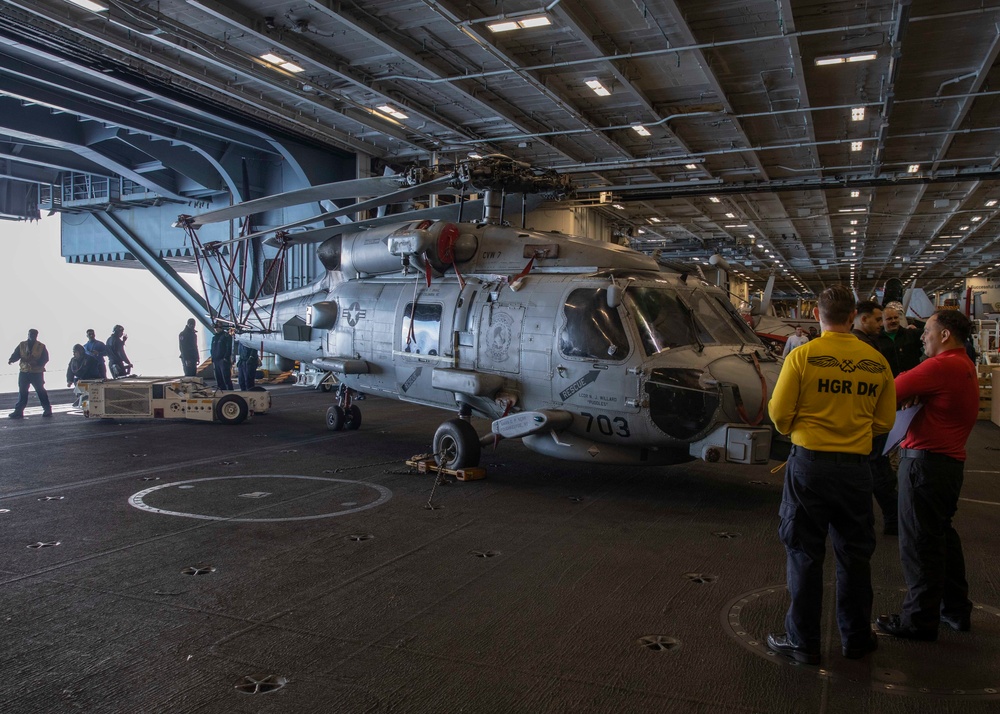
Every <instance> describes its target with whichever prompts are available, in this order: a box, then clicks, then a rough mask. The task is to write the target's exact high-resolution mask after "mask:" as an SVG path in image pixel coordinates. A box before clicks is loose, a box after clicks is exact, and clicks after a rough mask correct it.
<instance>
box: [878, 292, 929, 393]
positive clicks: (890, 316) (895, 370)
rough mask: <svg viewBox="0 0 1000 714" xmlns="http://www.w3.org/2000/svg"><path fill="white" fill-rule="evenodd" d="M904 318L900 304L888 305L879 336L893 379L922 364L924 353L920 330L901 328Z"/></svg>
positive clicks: (881, 348) (883, 312)
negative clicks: (921, 359)
mask: <svg viewBox="0 0 1000 714" xmlns="http://www.w3.org/2000/svg"><path fill="white" fill-rule="evenodd" d="M902 317H903V310H902V306H901V305H899V304H898V303H895V304H889V305H886V306H885V310H883V311H882V322H883V327H882V334H881V335H880V336H879V343H878V344H879V351H880V352H881V353H882V354H883V355H884V356H885V359H886V361H887V362H888V363H889V367H890V368H891V369H892V376H893V377H897V376H899V374H900V372H905V371H906V370H908V369H913V368H914V367H916V366H917V365H918V364H920V357H921V354H922V353H923V345H922V344H921V342H920V330H917V329H911V328H909V327H901V326H900V320H901V319H902Z"/></svg>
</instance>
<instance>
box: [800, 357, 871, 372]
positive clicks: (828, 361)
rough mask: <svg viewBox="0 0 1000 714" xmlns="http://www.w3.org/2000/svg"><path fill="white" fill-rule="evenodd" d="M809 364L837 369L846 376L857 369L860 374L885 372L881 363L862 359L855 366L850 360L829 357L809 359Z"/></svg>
mask: <svg viewBox="0 0 1000 714" xmlns="http://www.w3.org/2000/svg"><path fill="white" fill-rule="evenodd" d="M809 364H814V365H816V366H817V367H839V368H840V371H841V372H846V373H847V374H850V373H851V372H854V371H856V370H859V369H860V370H861V371H862V372H870V373H872V374H879V373H880V372H884V371H885V365H884V364H882V363H881V362H876V361H875V360H873V359H863V360H861V361H860V362H858V363H857V364H855V363H854V360H852V359H843V360H841V359H837V358H836V357H831V356H830V355H821V356H819V357H810V358H809Z"/></svg>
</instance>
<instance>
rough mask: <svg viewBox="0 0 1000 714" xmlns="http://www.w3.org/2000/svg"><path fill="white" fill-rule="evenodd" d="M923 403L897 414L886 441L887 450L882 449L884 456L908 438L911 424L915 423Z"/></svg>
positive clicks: (901, 410)
mask: <svg viewBox="0 0 1000 714" xmlns="http://www.w3.org/2000/svg"><path fill="white" fill-rule="evenodd" d="M923 407H924V405H923V403H919V404H915V405H914V406H912V407H908V408H907V409H900V410H899V411H897V412H896V423H895V424H893V425H892V429H890V430H889V436H888V437H887V438H886V440H885V448H884V449H882V456H885V455H886V454H888V453H889V452H890V451H892V450H893V449H895V448H896V447H897V446H899V445H900V444H901V443H902V441H903V439H905V438H906V432H907V430H908V429H909V428H910V423H911V422H912V421H913V417H915V416H916V415H917V413H918V412H919V411H920V410H921V409H923Z"/></svg>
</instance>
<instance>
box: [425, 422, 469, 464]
mask: <svg viewBox="0 0 1000 714" xmlns="http://www.w3.org/2000/svg"><path fill="white" fill-rule="evenodd" d="M479 455H480V447H479V435H478V434H477V433H476V430H475V429H474V428H473V427H472V425H471V424H470V423H469V422H467V421H464V420H462V419H450V420H448V421H446V422H445V423H444V424H442V425H441V426H439V427H438V430H437V431H436V432H434V460H435V461H436V462H437V465H438V466H440V467H441V468H446V469H454V470H456V471H457V470H459V469H465V468H471V467H473V466H478V465H479Z"/></svg>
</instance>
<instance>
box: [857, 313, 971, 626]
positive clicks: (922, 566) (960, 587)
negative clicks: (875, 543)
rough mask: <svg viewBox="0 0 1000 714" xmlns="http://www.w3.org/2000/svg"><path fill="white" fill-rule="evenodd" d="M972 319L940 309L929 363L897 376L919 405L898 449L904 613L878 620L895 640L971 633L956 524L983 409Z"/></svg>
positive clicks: (900, 393)
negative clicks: (941, 628) (970, 344)
mask: <svg viewBox="0 0 1000 714" xmlns="http://www.w3.org/2000/svg"><path fill="white" fill-rule="evenodd" d="M970 329H971V324H970V322H969V319H968V318H967V317H966V316H965V315H963V314H961V313H960V312H958V311H956V310H940V311H938V312H936V313H934V315H932V316H931V318H930V319H929V320H928V321H927V324H926V325H925V326H924V334H923V336H922V338H921V339H922V341H923V344H924V352H925V353H926V354H927V357H928V358H927V359H926V360H924V361H923V362H921V363H920V364H919V365H917V366H916V367H914V368H913V369H911V370H909V371H908V372H905V373H903V374H901V375H899V377H897V378H896V398H897V399H899V401H900V403H901V404H904V405H905V404H907V403H910V402H913V401H915V400H919V402H920V403H922V404H923V408H922V409H921V410H920V411H919V412H918V413H917V414H916V416H914V417H913V421H912V422H911V423H910V427H909V429H908V430H907V432H906V437H905V438H904V439H903V443H902V444H901V447H900V450H899V456H900V461H899V557H900V560H901V561H902V564H903V577H904V578H905V580H906V587H907V592H906V597H905V598H904V599H903V611H902V613H901V614H898V615H879V616H878V618H877V619H876V620H875V625H876V626H877V627H878V628H879V629H880V630H882V631H883V632H887V633H888V634H890V635H894V636H896V637H903V638H906V639H911V640H926V641H934V640H936V639H937V636H938V625H939V623H940V622H943V623H945V624H946V625H948V626H949V627H950V628H951V629H953V630H957V631H959V632H965V631H966V630H968V629H969V628H970V619H971V614H972V602H971V601H970V600H969V584H968V582H967V581H966V579H965V556H964V555H963V554H962V541H961V539H960V538H959V537H958V533H956V532H955V528H954V527H953V526H952V523H951V521H952V518H953V517H954V515H955V511H956V510H957V509H958V498H959V494H960V493H961V490H962V479H963V477H964V469H965V442H966V441H967V440H968V438H969V434H970V433H971V432H972V427H973V426H975V424H976V417H977V415H978V411H979V380H978V377H977V375H976V367H975V365H974V364H972V362H971V361H970V360H969V358H968V356H967V355H966V354H965V340H966V338H967V337H968V336H969V332H970Z"/></svg>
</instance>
